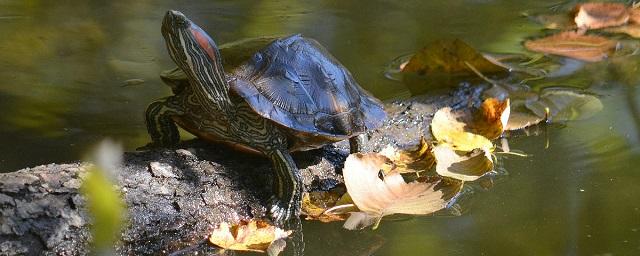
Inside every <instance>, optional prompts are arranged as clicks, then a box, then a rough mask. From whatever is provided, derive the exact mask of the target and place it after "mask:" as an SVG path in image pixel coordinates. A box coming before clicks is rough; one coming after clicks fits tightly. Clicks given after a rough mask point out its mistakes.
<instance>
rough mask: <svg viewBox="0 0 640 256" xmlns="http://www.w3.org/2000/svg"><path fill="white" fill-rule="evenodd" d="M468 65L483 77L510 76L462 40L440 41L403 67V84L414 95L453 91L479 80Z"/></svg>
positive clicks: (427, 47) (423, 50)
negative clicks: (445, 90) (436, 90)
mask: <svg viewBox="0 0 640 256" xmlns="http://www.w3.org/2000/svg"><path fill="white" fill-rule="evenodd" d="M468 65H471V66H473V67H475V68H476V69H477V70H478V71H479V72H481V73H483V74H496V73H502V72H504V73H507V72H508V70H507V69H505V68H504V67H501V66H499V65H496V64H494V63H492V62H491V61H489V60H487V59H486V58H485V57H484V56H483V55H482V54H481V53H479V52H478V51H476V50H475V49H474V48H473V47H471V46H469V45H468V44H466V43H465V42H463V41H461V40H459V39H454V40H437V41H435V42H432V43H430V44H428V45H427V46H425V47H424V48H422V49H421V50H420V51H418V52H417V53H416V54H414V55H413V56H412V57H411V59H410V60H409V62H408V63H407V64H406V65H403V68H402V74H403V78H402V80H403V82H404V83H405V84H407V86H408V88H409V90H411V92H412V93H413V94H418V93H422V92H424V91H426V90H429V89H437V88H448V87H453V86H457V85H458V83H459V82H460V81H461V80H464V79H467V80H468V78H470V77H473V78H475V75H474V73H473V72H472V71H471V70H470V69H469V67H468Z"/></svg>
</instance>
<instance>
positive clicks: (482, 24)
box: [0, 0, 640, 255]
mask: <svg viewBox="0 0 640 256" xmlns="http://www.w3.org/2000/svg"><path fill="white" fill-rule="evenodd" d="M556 3H557V1H555V0H554V1H499V0H493V1H492V0H453V1H415V0H413V1H293V0H283V1H215V2H212V1H189V3H184V2H175V1H22V0H0V34H1V35H2V36H1V37H0V109H2V112H3V114H0V138H1V139H2V143H1V144H0V171H13V170H17V169H20V168H23V167H27V166H35V165H39V164H44V163H50V162H68V161H74V160H76V159H79V158H81V157H82V154H83V152H84V151H85V150H86V149H87V148H88V147H89V146H90V145H93V144H94V143H95V142H97V141H99V140H101V139H103V138H105V137H111V138H114V139H117V140H119V141H122V142H123V143H124V144H125V146H126V147H127V149H134V148H136V147H138V146H141V145H144V144H146V143H147V142H148V140H149V138H148V136H147V134H146V131H145V128H144V122H143V115H142V113H143V110H144V109H145V107H146V105H147V104H148V103H149V102H151V101H152V100H154V99H156V98H160V97H164V96H167V95H169V94H170V90H169V88H168V87H167V86H164V85H162V83H161V81H160V79H159V77H158V73H159V72H160V71H162V70H164V69H167V68H170V67H173V66H174V65H173V64H172V62H171V60H170V59H169V57H168V55H167V53H166V49H165V47H164V42H163V40H162V37H161V35H160V21H161V19H162V17H163V15H164V13H165V11H166V10H167V9H177V10H181V11H182V12H184V13H185V14H187V15H188V16H189V17H190V18H191V19H192V20H194V21H195V22H196V23H198V24H200V25H201V27H203V28H204V29H205V30H207V31H208V32H209V33H210V34H211V35H212V36H213V37H214V38H215V39H216V40H217V41H218V42H221V43H224V42H229V41H233V40H237V39H241V38H247V37H256V36H263V35H274V34H276V35H277V34H292V33H302V34H304V35H305V36H308V37H312V38H315V39H317V40H318V41H319V42H321V43H322V44H323V45H325V47H327V48H328V49H329V51H330V52H332V53H333V54H334V55H335V56H336V57H337V58H338V59H339V60H341V62H342V63H343V64H344V65H345V66H346V67H347V68H349V69H350V70H351V72H352V73H353V74H354V76H355V77H356V79H357V80H358V81H359V82H360V84H361V85H362V86H363V87H365V88H367V89H368V90H370V91H371V92H373V93H374V94H375V95H376V96H378V97H380V98H381V99H384V100H392V99H395V98H404V97H407V96H409V92H408V90H407V89H406V88H405V86H404V85H402V84H401V83H397V82H394V81H390V80H387V79H385V78H384V76H383V75H382V73H383V70H384V67H385V65H386V63H388V62H389V61H390V60H392V59H393V58H395V57H396V56H399V55H402V54H406V53H409V52H412V51H415V50H416V49H419V48H420V47H422V46H423V45H425V44H426V43H427V42H429V41H432V40H435V39H440V38H460V39H462V40H464V41H466V42H468V43H469V44H471V45H473V46H474V47H476V48H478V49H480V50H482V51H486V52H511V53H518V52H520V53H522V52H525V50H524V49H523V47H522V41H523V40H524V39H525V38H526V37H531V36H533V35H538V34H539V33H540V30H541V27H540V26H539V25H537V24H534V23H533V22H531V21H530V20H528V19H527V18H525V17H523V15H522V13H523V12H544V11H548V10H549V8H550V7H551V6H552V5H553V4H556ZM638 67H640V58H639V57H637V56H631V57H626V59H625V60H624V62H621V63H620V62H619V63H615V61H614V60H612V61H606V62H603V63H597V64H586V65H584V66H583V67H582V69H581V70H579V71H577V72H574V73H573V74H571V76H569V77H564V78H558V79H552V80H548V81H547V82H546V84H545V86H549V85H551V86H578V87H581V88H586V89H588V90H589V91H590V92H592V93H595V94H597V95H599V97H600V99H601V100H602V102H603V105H604V109H603V111H601V112H599V113H597V114H596V115H595V116H594V117H592V118H590V119H588V120H583V121H574V122H569V123H566V124H564V125H550V126H547V127H546V128H545V129H543V132H541V134H540V135H537V136H518V137H513V138H510V139H509V143H510V147H511V148H512V149H518V150H522V151H524V152H526V153H527V154H530V155H531V156H530V157H528V158H521V157H515V156H509V157H501V164H500V167H501V169H503V170H504V171H505V172H506V173H508V175H505V176H504V177H502V178H501V179H500V180H499V182H498V183H497V184H496V185H495V186H494V187H493V188H491V189H490V190H488V191H484V192H483V191H482V190H474V193H475V194H474V195H473V196H472V197H470V199H469V200H468V201H467V202H465V204H463V205H464V207H463V208H462V215H461V216H436V217H420V218H411V219H404V220H396V221H384V222H383V223H382V224H381V226H380V228H379V229H378V230H376V231H371V230H364V231H358V232H354V231H346V230H343V229H342V228H341V224H339V223H336V224H321V223H315V222H306V223H304V228H305V230H304V233H305V242H306V251H305V254H306V255H371V254H375V255H427V254H431V255H638V254H640V186H639V185H638V184H640V168H638V166H640V157H639V156H640V101H639V100H638V97H640V95H639V94H640V93H639V92H638V90H637V88H638V86H640V74H639V73H638V71H639V70H638ZM634 71H635V72H634ZM130 79H142V80H144V83H141V84H135V85H134V84H131V85H128V86H124V85H125V81H127V80H130Z"/></svg>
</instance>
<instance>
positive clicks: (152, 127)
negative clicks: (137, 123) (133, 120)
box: [144, 96, 184, 147]
mask: <svg viewBox="0 0 640 256" xmlns="http://www.w3.org/2000/svg"><path fill="white" fill-rule="evenodd" d="M176 103H177V102H176V99H175V96H171V97H167V98H163V99H160V100H157V101H154V102H152V103H151V104H149V106H148V107H147V110H146V111H145V115H144V116H145V122H146V124H147V131H148V132H149V136H151V140H152V142H151V144H150V145H147V146H146V147H148V146H173V145H176V144H178V142H179V141H180V133H179V132H178V127H177V126H176V124H175V122H174V121H173V119H172V116H175V115H181V114H183V113H184V111H183V110H182V108H180V107H179V104H176Z"/></svg>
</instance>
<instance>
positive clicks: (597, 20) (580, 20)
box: [574, 3, 629, 29]
mask: <svg viewBox="0 0 640 256" xmlns="http://www.w3.org/2000/svg"><path fill="white" fill-rule="evenodd" d="M576 9H577V10H578V11H577V13H576V16H575V18H574V21H575V23H576V25H577V26H578V27H580V28H587V29H598V28H605V27H614V26H620V25H624V24H626V23H627V21H628V20H629V10H628V9H627V6H626V5H624V4H623V3H584V4H580V5H578V6H576Z"/></svg>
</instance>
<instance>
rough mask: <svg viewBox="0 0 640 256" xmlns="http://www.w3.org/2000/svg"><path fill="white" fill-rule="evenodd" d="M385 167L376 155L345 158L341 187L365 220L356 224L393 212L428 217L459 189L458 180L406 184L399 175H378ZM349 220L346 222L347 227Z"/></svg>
mask: <svg viewBox="0 0 640 256" xmlns="http://www.w3.org/2000/svg"><path fill="white" fill-rule="evenodd" d="M389 164H390V160H389V159H388V158H387V157H385V156H382V155H380V154H377V153H367V154H361V153H356V154H351V155H349V157H347V160H346V162H345V164H344V169H343V174H344V181H345V185H346V186H347V191H348V192H349V195H350V196H351V198H352V199H353V202H354V203H355V204H356V206H357V207H358V209H360V211H362V212H364V213H365V214H366V218H359V221H357V223H362V222H363V221H364V224H368V225H370V224H372V223H375V222H377V221H379V220H380V219H381V218H382V217H383V216H386V215H391V214H396V213H401V214H420V215H424V214H431V213H433V212H436V211H438V210H441V209H443V208H445V207H446V206H447V205H448V204H449V203H450V202H451V200H453V199H454V198H455V196H456V195H457V194H458V193H459V192H460V189H461V188H462V182H460V181H445V180H442V179H441V178H437V177H435V178H433V179H431V180H427V181H425V182H418V181H413V182H410V183H407V182H405V181H404V179H403V177H402V176H401V175H400V174H399V173H393V172H392V173H391V174H388V175H384V174H381V173H380V169H382V168H383V167H384V166H385V165H389ZM352 216H360V217H362V216H363V215H362V214H355V215H352ZM350 218H351V217H350ZM353 218H357V217H353ZM353 221H354V220H353V219H352V220H351V221H349V220H347V222H349V223H350V224H353ZM364 224H363V225H364ZM363 225H350V226H351V227H355V226H359V227H360V226H363Z"/></svg>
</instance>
